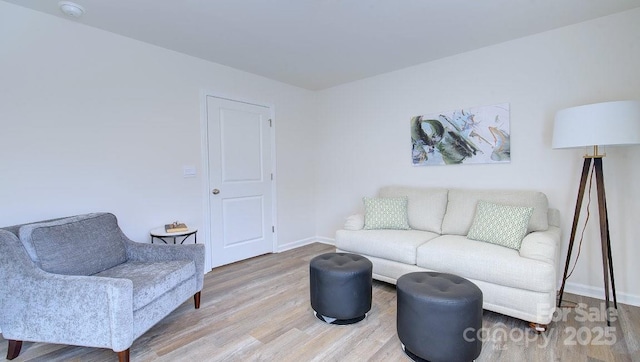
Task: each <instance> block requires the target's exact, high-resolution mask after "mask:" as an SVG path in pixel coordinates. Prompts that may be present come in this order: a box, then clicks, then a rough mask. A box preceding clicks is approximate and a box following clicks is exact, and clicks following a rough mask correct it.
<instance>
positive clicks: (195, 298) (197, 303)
mask: <svg viewBox="0 0 640 362" xmlns="http://www.w3.org/2000/svg"><path fill="white" fill-rule="evenodd" d="M193 304H194V305H195V307H196V309H200V292H197V293H196V294H194V295H193Z"/></svg>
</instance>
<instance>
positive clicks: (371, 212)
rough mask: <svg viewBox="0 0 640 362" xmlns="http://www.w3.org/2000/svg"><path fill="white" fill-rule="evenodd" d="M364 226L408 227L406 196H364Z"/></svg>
mask: <svg viewBox="0 0 640 362" xmlns="http://www.w3.org/2000/svg"><path fill="white" fill-rule="evenodd" d="M363 201H364V228H365V229H366V230H375V229H396V230H398V229H399V230H406V229H409V221H408V220H407V197H406V196H404V197H382V198H373V197H364V198H363Z"/></svg>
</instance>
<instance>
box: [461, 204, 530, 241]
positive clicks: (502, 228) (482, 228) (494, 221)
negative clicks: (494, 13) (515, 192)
mask: <svg viewBox="0 0 640 362" xmlns="http://www.w3.org/2000/svg"><path fill="white" fill-rule="evenodd" d="M532 214H533V208H532V207H522V206H507V205H499V204H494V203H491V202H487V201H478V205H477V206H476V215H475V218H474V219H473V224H472V225H471V229H469V234H468V235H467V238H469V239H473V240H479V241H486V242H488V243H492V244H497V245H502V246H506V247H507V248H511V249H516V250H520V244H522V239H523V238H524V237H525V235H527V226H528V225H529V219H530V218H531V215H532Z"/></svg>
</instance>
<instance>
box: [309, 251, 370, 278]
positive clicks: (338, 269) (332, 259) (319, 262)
mask: <svg viewBox="0 0 640 362" xmlns="http://www.w3.org/2000/svg"><path fill="white" fill-rule="evenodd" d="M310 267H311V268H313V269H316V270H321V271H322V272H324V273H332V272H335V273H339V274H351V273H359V272H362V271H363V270H368V269H371V267H372V264H371V261H370V260H369V259H367V258H365V257H364V256H361V255H357V254H350V253H327V254H322V255H318V256H316V257H315V258H313V259H311V263H310Z"/></svg>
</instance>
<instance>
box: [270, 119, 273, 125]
mask: <svg viewBox="0 0 640 362" xmlns="http://www.w3.org/2000/svg"><path fill="white" fill-rule="evenodd" d="M269 127H273V125H272V124H271V119H269Z"/></svg>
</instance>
